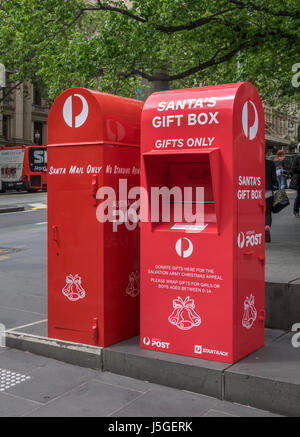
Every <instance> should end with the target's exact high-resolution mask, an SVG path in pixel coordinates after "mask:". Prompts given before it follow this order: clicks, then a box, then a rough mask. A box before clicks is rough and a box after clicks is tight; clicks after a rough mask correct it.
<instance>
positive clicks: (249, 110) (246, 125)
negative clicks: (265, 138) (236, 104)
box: [242, 100, 258, 141]
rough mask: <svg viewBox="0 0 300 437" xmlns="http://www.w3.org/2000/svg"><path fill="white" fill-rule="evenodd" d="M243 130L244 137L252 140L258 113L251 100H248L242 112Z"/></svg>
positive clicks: (255, 133) (254, 136)
mask: <svg viewBox="0 0 300 437" xmlns="http://www.w3.org/2000/svg"><path fill="white" fill-rule="evenodd" d="M242 122H243V130H244V134H245V136H246V138H249V140H251V141H252V140H254V139H255V138H256V135H257V132H258V113H257V109H256V106H255V104H254V103H253V102H252V100H248V101H247V102H246V103H245V104H244V107H243V112H242Z"/></svg>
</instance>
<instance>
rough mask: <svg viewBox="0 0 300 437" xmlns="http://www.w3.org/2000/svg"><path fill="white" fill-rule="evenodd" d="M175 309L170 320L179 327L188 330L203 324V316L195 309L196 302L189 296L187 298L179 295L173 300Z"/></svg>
mask: <svg viewBox="0 0 300 437" xmlns="http://www.w3.org/2000/svg"><path fill="white" fill-rule="evenodd" d="M173 308H174V311H173V313H172V314H171V315H170V317H169V319H168V320H169V322H170V323H171V324H172V325H175V326H177V328H179V329H182V330H183V331H187V330H189V329H192V328H194V327H197V326H200V325H201V317H200V316H199V315H198V314H197V313H196V311H195V302H194V300H193V299H190V297H189V296H188V297H187V298H186V299H185V300H183V299H182V298H181V297H179V296H178V298H177V299H174V300H173Z"/></svg>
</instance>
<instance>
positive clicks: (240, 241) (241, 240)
mask: <svg viewBox="0 0 300 437" xmlns="http://www.w3.org/2000/svg"><path fill="white" fill-rule="evenodd" d="M245 241H246V237H245V234H244V232H240V233H239V235H238V246H239V248H240V249H243V247H244V246H245Z"/></svg>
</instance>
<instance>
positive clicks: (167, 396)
mask: <svg viewBox="0 0 300 437" xmlns="http://www.w3.org/2000/svg"><path fill="white" fill-rule="evenodd" d="M217 404H218V401H217V400H216V399H214V398H212V397H208V396H203V395H200V394H195V393H188V392H185V391H180V390H175V389H171V388H166V387H161V388H157V389H153V390H150V391H149V392H147V393H145V394H143V395H142V396H141V397H139V398H138V399H137V400H136V401H133V402H132V403H131V404H130V405H127V406H125V407H124V408H122V409H120V410H119V411H116V412H115V413H114V414H113V416H115V417H199V416H202V415H203V414H204V413H206V412H207V411H208V410H210V409H212V408H213V407H214V406H215V405H217Z"/></svg>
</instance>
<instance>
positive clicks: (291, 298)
mask: <svg viewBox="0 0 300 437" xmlns="http://www.w3.org/2000/svg"><path fill="white" fill-rule="evenodd" d="M265 296H266V326H267V327H268V328H273V329H283V330H285V331H290V330H291V327H292V326H293V324H294V323H297V322H299V321H300V285H298V284H296V283H292V284H280V283H268V284H266V293H265Z"/></svg>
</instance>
